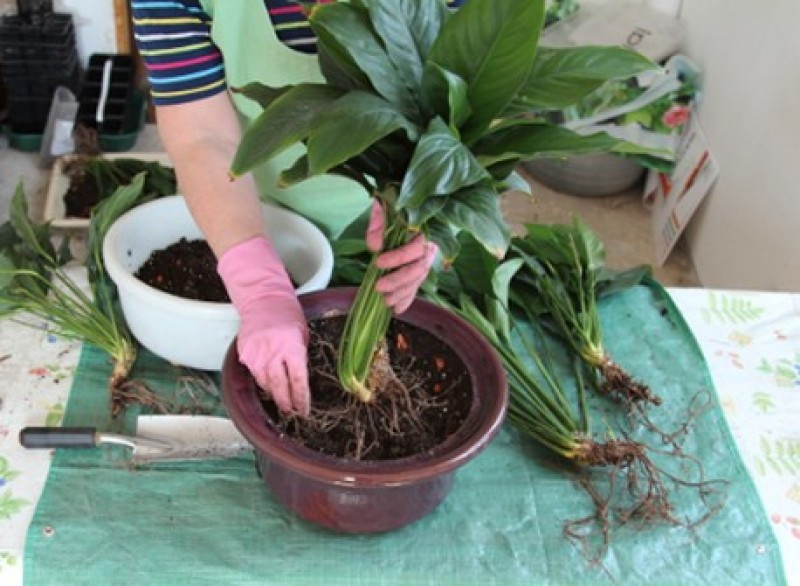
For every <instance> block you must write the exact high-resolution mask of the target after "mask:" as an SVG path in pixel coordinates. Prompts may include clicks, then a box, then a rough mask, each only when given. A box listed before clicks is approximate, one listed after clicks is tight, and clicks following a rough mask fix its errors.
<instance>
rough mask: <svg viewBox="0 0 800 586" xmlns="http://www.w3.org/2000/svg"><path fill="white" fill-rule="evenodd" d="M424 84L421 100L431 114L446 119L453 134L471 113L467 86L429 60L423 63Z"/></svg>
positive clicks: (456, 76)
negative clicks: (424, 72) (424, 71)
mask: <svg viewBox="0 0 800 586" xmlns="http://www.w3.org/2000/svg"><path fill="white" fill-rule="evenodd" d="M425 70H426V74H425V84H424V85H423V86H422V95H421V100H422V102H423V104H424V107H425V109H426V110H427V111H428V112H429V113H430V114H431V116H437V115H438V116H439V117H441V118H442V119H443V120H447V121H448V122H449V124H450V128H451V130H453V134H456V131H457V130H458V128H460V127H461V126H462V125H463V124H464V122H466V121H467V119H469V117H470V116H471V115H472V108H471V107H470V105H469V100H468V99H467V93H468V91H469V88H468V87H467V83H466V82H465V81H464V80H463V79H462V78H460V77H459V76H458V75H456V74H455V73H453V72H451V71H447V70H446V69H443V68H442V67H440V66H439V65H437V64H436V63H433V62H432V61H429V62H428V63H426V64H425Z"/></svg>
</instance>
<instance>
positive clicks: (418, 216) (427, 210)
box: [406, 197, 447, 231]
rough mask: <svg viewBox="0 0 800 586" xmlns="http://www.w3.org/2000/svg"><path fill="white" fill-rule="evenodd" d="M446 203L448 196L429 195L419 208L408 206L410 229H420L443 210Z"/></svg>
mask: <svg viewBox="0 0 800 586" xmlns="http://www.w3.org/2000/svg"><path fill="white" fill-rule="evenodd" d="M445 203H447V198H445V197H429V198H428V199H426V200H425V201H424V202H422V205H421V206H419V207H418V208H408V209H407V210H406V212H407V215H408V227H409V229H411V230H414V231H417V230H420V229H421V228H422V225H423V224H425V222H427V221H428V220H429V219H431V218H432V217H434V216H435V215H436V214H438V213H439V212H440V211H442V208H444V206H445Z"/></svg>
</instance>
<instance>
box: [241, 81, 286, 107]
mask: <svg viewBox="0 0 800 586" xmlns="http://www.w3.org/2000/svg"><path fill="white" fill-rule="evenodd" d="M290 89H291V86H283V87H270V86H268V85H264V84H263V83H259V82H257V81H254V82H251V83H248V84H247V85H244V86H242V87H238V88H237V87H233V88H231V91H232V92H233V93H235V94H242V95H243V96H245V97H246V98H249V99H251V100H253V101H254V102H256V103H258V104H259V105H260V106H261V107H262V108H268V107H269V106H270V105H271V104H272V102H274V101H275V100H277V99H278V98H280V97H281V96H283V95H284V94H285V93H286V92H288V91H289V90H290Z"/></svg>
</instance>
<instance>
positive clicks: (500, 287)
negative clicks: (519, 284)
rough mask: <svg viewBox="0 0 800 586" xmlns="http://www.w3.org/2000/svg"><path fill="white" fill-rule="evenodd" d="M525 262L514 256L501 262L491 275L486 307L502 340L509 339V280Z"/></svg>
mask: <svg viewBox="0 0 800 586" xmlns="http://www.w3.org/2000/svg"><path fill="white" fill-rule="evenodd" d="M523 264H525V261H524V260H522V259H521V258H514V259H511V260H507V261H505V262H503V263H501V264H500V265H499V266H498V267H497V270H496V271H495V272H494V274H493V275H492V293H493V295H492V299H491V302H489V303H488V307H487V309H488V310H489V313H490V314H491V315H492V322H493V323H494V325H495V328H496V329H497V333H498V335H499V336H500V338H501V339H503V340H510V339H511V320H510V318H509V314H508V312H509V307H510V302H509V292H510V290H511V281H512V279H513V278H514V275H516V274H517V272H518V271H519V269H520V267H522V265H523Z"/></svg>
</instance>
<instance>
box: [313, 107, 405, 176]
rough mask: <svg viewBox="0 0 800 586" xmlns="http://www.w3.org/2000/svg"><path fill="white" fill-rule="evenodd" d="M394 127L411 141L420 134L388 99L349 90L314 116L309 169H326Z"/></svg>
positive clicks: (387, 133) (392, 130)
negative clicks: (318, 114) (322, 111)
mask: <svg viewBox="0 0 800 586" xmlns="http://www.w3.org/2000/svg"><path fill="white" fill-rule="evenodd" d="M397 130H403V131H405V133H406V135H407V136H408V138H409V140H412V141H413V140H415V139H416V137H417V135H418V134H419V129H418V128H417V127H416V126H415V125H414V124H413V123H412V122H410V121H409V120H408V119H407V118H406V117H405V116H403V114H402V113H401V112H400V111H398V109H397V108H396V107H395V106H394V105H393V104H391V103H390V102H388V101H387V100H384V99H382V98H380V97H378V96H375V95H373V94H370V93H367V92H360V91H353V92H350V93H348V94H346V95H345V96H343V97H342V98H340V99H339V100H337V101H336V103H334V104H332V105H331V106H330V107H329V108H327V110H326V111H325V112H324V113H322V114H321V115H320V116H318V117H317V118H316V119H315V120H314V125H313V128H311V129H310V130H309V134H308V162H309V171H310V172H311V173H312V174H314V175H316V174H319V173H325V172H326V171H328V170H329V169H331V168H333V167H335V166H336V165H338V164H340V163H343V162H344V161H346V160H348V159H350V158H351V157H354V156H356V155H358V154H360V153H362V152H363V151H364V150H366V148H367V147H369V146H370V145H372V144H374V143H376V142H378V141H379V140H380V139H382V138H383V137H385V136H387V135H389V134H391V133H393V132H395V131H397Z"/></svg>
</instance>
